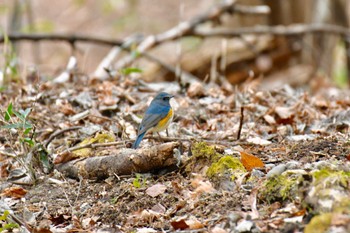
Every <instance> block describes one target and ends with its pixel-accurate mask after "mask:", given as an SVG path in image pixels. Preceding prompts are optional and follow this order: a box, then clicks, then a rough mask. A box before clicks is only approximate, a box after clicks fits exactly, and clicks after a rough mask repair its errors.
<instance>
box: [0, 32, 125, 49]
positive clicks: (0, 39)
mask: <svg viewBox="0 0 350 233" xmlns="http://www.w3.org/2000/svg"><path fill="white" fill-rule="evenodd" d="M6 36H7V38H8V39H9V40H10V41H21V40H29V41H41V40H50V41H65V42H68V43H70V44H75V43H76V42H87V43H94V44H102V45H109V46H115V45H117V46H121V45H122V44H123V41H121V40H109V39H103V38H97V37H93V36H84V35H64V34H25V33H13V34H8V35H6ZM4 40H5V38H4V36H3V35H0V43H4Z"/></svg>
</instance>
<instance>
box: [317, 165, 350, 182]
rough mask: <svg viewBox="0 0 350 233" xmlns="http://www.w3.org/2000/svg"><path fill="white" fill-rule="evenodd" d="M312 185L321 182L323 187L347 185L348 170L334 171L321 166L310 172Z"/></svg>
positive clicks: (349, 173) (349, 175)
mask: <svg viewBox="0 0 350 233" xmlns="http://www.w3.org/2000/svg"><path fill="white" fill-rule="evenodd" d="M312 177H313V183H314V185H319V184H321V185H322V186H323V187H334V186H338V185H340V186H342V187H347V185H348V182H349V181H348V180H349V178H350V172H345V171H335V170H332V169H330V168H323V169H321V170H318V171H315V172H313V173H312Z"/></svg>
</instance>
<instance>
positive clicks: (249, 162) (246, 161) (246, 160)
mask: <svg viewBox="0 0 350 233" xmlns="http://www.w3.org/2000/svg"><path fill="white" fill-rule="evenodd" d="M240 153H241V162H242V164H243V166H244V167H245V169H247V170H248V171H251V170H253V169H254V168H257V167H264V163H263V162H262V161H261V159H259V158H258V157H256V156H254V155H251V154H248V153H246V152H243V151H242V152H240Z"/></svg>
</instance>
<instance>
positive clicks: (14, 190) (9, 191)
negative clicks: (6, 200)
mask: <svg viewBox="0 0 350 233" xmlns="http://www.w3.org/2000/svg"><path fill="white" fill-rule="evenodd" d="M26 194H27V190H25V189H24V188H22V187H10V188H6V189H5V190H4V191H3V192H2V194H1V195H2V196H6V197H12V198H16V199H19V198H22V197H24V195H26Z"/></svg>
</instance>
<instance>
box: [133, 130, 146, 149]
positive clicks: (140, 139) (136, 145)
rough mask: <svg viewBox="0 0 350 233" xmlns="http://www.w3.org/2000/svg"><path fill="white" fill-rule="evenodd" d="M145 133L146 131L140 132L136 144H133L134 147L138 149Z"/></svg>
mask: <svg viewBox="0 0 350 233" xmlns="http://www.w3.org/2000/svg"><path fill="white" fill-rule="evenodd" d="M145 133H146V132H144V133H142V134H140V135H138V136H137V138H136V140H135V142H134V144H133V145H132V148H134V149H136V148H137V147H139V144H140V142H141V141H142V139H143V136H145Z"/></svg>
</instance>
